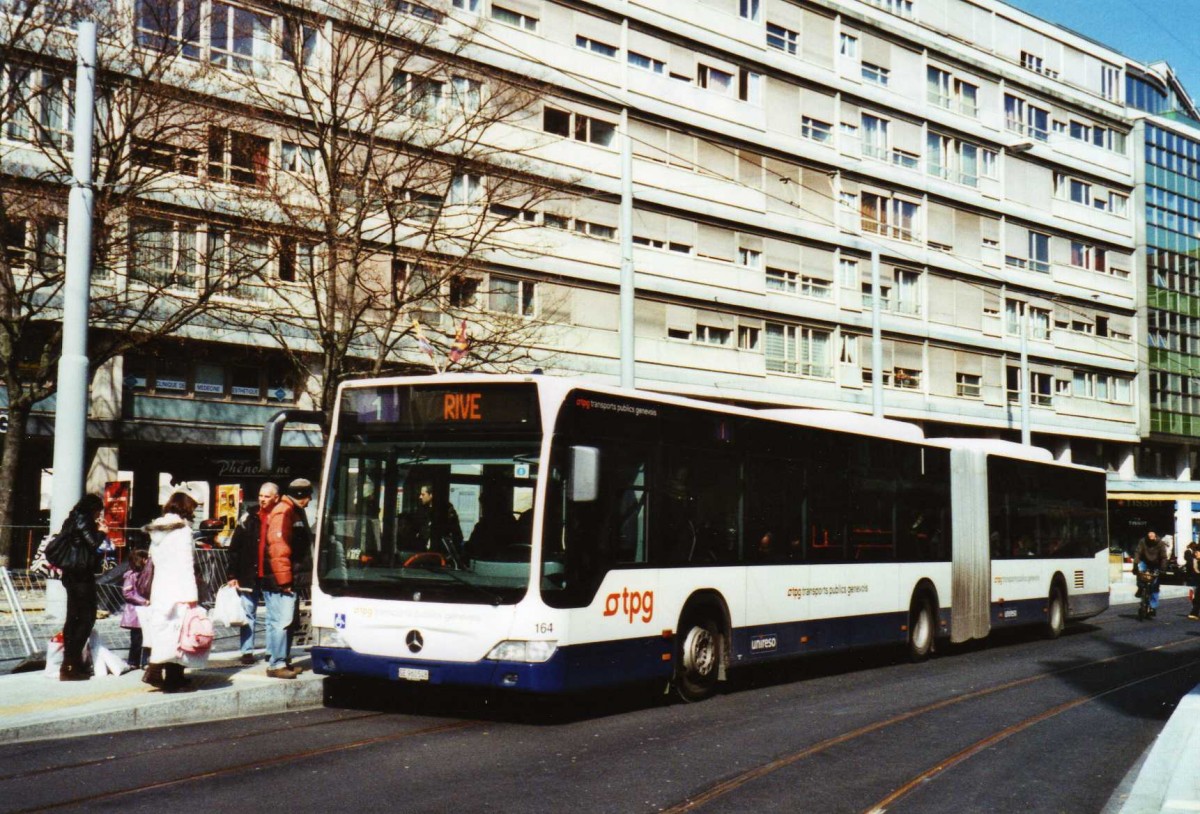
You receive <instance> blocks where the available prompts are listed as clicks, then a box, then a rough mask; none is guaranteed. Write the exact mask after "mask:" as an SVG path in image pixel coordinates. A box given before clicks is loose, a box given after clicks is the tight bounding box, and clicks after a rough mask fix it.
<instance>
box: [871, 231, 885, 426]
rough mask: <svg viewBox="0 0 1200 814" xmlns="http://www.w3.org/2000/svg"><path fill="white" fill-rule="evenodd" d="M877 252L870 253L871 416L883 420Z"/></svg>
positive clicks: (881, 311) (881, 318)
mask: <svg viewBox="0 0 1200 814" xmlns="http://www.w3.org/2000/svg"><path fill="white" fill-rule="evenodd" d="M879 277H880V271H879V250H878V249H876V250H875V251H873V252H871V371H872V376H871V414H872V415H874V416H875V417H876V418H883V298H882V297H881V296H880V294H879Z"/></svg>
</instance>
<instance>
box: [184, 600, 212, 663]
mask: <svg viewBox="0 0 1200 814" xmlns="http://www.w3.org/2000/svg"><path fill="white" fill-rule="evenodd" d="M215 637H216V633H215V631H214V630H213V623H212V620H211V619H209V618H208V613H207V612H205V610H204V608H202V607H200V606H199V605H193V606H191V607H190V608H188V609H187V611H186V612H185V613H184V615H183V626H182V627H181V628H180V629H179V650H180V652H182V653H193V654H197V655H203V654H204V653H207V652H208V651H209V649H210V648H211V647H212V643H213V639H214V638H215Z"/></svg>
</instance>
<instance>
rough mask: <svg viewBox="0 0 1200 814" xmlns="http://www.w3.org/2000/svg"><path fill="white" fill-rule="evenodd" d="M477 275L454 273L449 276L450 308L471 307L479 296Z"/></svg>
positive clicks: (479, 283)
mask: <svg viewBox="0 0 1200 814" xmlns="http://www.w3.org/2000/svg"><path fill="white" fill-rule="evenodd" d="M480 285H481V281H480V279H479V278H478V277H471V276H469V275H467V274H456V275H454V276H453V277H451V278H450V291H449V302H450V307H451V308H471V307H473V306H474V305H475V303H476V301H477V300H478V298H479V286H480Z"/></svg>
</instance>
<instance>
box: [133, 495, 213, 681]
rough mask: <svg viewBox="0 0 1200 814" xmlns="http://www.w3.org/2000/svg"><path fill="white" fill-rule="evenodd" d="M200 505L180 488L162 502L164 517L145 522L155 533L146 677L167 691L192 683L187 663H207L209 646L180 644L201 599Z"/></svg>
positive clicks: (152, 552)
mask: <svg viewBox="0 0 1200 814" xmlns="http://www.w3.org/2000/svg"><path fill="white" fill-rule="evenodd" d="M197 505H198V504H197V503H196V500H195V499H194V498H192V496H191V495H189V494H187V493H185V492H175V493H174V494H172V495H171V497H169V498H168V499H167V502H166V503H165V504H164V505H163V514H162V517H160V518H158V519H157V520H155V521H154V522H152V523H150V524H149V525H148V526H146V527H145V531H146V532H147V533H148V534H149V535H150V562H151V563H153V565H154V580H153V581H152V582H151V585H150V605H149V606H148V607H149V608H150V613H149V619H148V620H147V621H148V622H149V624H147V625H146V626H145V627H146V631H145V636H146V639H147V641H148V642H149V644H150V665H149V666H148V667H147V668H146V673H145V675H143V676H142V680H143V681H145V682H146V683H147V684H152V685H154V686H156V687H161V688H162V690H163V691H164V692H175V691H177V690H181V689H183V688H184V687H186V686H187V684H188V683H189V682H188V680H187V679H186V678H184V675H183V669H184V667H185V666H186V667H193V668H195V667H203V666H205V665H206V664H207V663H208V652H207V651H205V652H203V653H184V652H183V651H182V650H180V648H179V638H180V631H181V629H182V627H183V618H184V616H185V615H186V614H187V611H188V609H189V608H192V607H195V606H196V604H197V603H198V600H199V592H198V590H197V587H196V560H195V552H194V544H193V542H192V528H191V525H190V522H191V520H192V518H193V517H195V514H196V506H197Z"/></svg>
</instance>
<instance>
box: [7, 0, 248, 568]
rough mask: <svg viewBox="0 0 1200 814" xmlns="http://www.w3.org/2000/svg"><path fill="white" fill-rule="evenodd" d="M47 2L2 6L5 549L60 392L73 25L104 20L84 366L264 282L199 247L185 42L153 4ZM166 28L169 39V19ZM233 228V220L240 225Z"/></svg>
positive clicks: (229, 303)
mask: <svg viewBox="0 0 1200 814" xmlns="http://www.w3.org/2000/svg"><path fill="white" fill-rule="evenodd" d="M122 8H126V7H125V6H124V5H123V4H122V5H120V6H109V5H107V3H103V2H100V3H98V4H96V5H88V4H86V3H80V2H78V0H48V1H47V0H39V2H36V3H35V2H26V3H11V4H6V5H4V6H0V235H2V236H3V241H0V242H2V243H3V246H2V247H0V248H2V250H0V379H2V383H3V385H4V388H5V391H6V394H7V400H8V414H9V427H8V432H7V434H6V435H5V436H4V449H3V454H2V455H0V552H7V551H8V550H9V544H10V540H11V518H12V513H13V495H14V492H15V488H14V487H15V483H16V478H17V472H18V466H19V463H20V458H21V453H22V449H23V447H24V443H25V441H26V439H27V433H28V424H29V418H30V415H31V413H32V412H33V410H34V407H35V405H37V404H38V403H39V402H42V401H44V400H45V399H47V398H49V397H50V396H52V395H53V394H54V393H55V392H56V389H57V386H58V382H57V378H56V377H57V363H58V357H59V355H60V350H61V339H62V323H61V319H62V310H61V290H62V285H63V278H64V271H65V263H64V259H65V249H66V247H65V236H66V235H65V232H66V230H65V220H64V219H65V213H66V199H67V195H68V189H69V182H70V178H71V172H70V167H71V155H72V149H73V143H72V135H71V126H72V120H71V103H72V99H73V95H74V94H73V89H72V87H71V86H72V84H73V81H74V64H75V57H74V30H75V26H76V23H77V22H78V20H79V19H92V20H94V21H95V22H96V23H97V27H98V41H99V60H98V61H99V63H100V65H99V69H98V77H97V94H96V95H97V100H98V101H97V115H96V128H95V132H94V152H93V155H94V167H93V179H94V183H95V189H94V220H93V257H92V280H91V304H90V311H89V324H90V326H91V330H90V336H89V356H90V360H91V369H92V372H93V373H94V372H95V370H97V369H98V368H100V367H102V366H103V365H105V364H106V363H107V362H109V361H110V360H112V359H114V358H115V357H117V356H120V355H122V354H124V353H127V352H129V351H130V350H133V349H136V348H139V347H143V346H145V345H148V344H151V343H153V342H154V341H156V340H157V339H160V338H162V337H164V336H169V335H172V334H175V333H177V332H178V331H179V330H180V329H181V328H182V327H183V326H185V325H188V324H190V323H196V322H204V321H210V320H218V319H219V320H228V319H231V318H232V317H231V316H230V312H233V311H236V310H238V309H241V308H244V307H245V306H244V304H243V303H241V302H240V301H239V300H238V299H237V298H236V297H230V296H228V295H229V293H230V292H231V291H234V290H236V289H237V288H238V287H239V286H240V285H241V283H242V282H243V281H244V280H245V279H247V278H249V277H250V276H252V275H254V274H255V273H256V271H255V269H253V268H250V267H248V266H247V264H246V263H241V264H239V263H236V262H231V261H228V259H226V260H224V261H222V260H221V258H218V257H217V256H216V255H214V253H213V252H212V251H208V252H207V253H201V252H200V251H199V250H198V248H197V246H196V245H195V241H194V240H192V239H189V238H188V234H189V229H190V228H191V227H190V226H188V225H185V224H190V223H193V221H188V220H187V219H181V216H180V212H181V211H182V210H181V207H180V202H182V201H190V202H191V203H192V206H194V207H196V208H200V209H205V208H208V209H209V210H211V209H212V206H213V204H212V201H211V200H209V201H208V204H207V207H206V205H205V203H204V201H205V199H206V198H209V199H211V198H212V194H211V193H209V192H207V191H206V190H205V188H204V186H203V185H202V184H201V183H200V182H199V178H198V175H199V169H200V161H201V156H202V155H203V147H204V145H205V142H206V139H207V137H208V132H207V128H206V127H204V126H203V125H202V124H199V123H200V122H203V121H204V120H205V118H206V116H204V115H203V114H202V113H200V112H199V109H198V107H197V106H198V105H199V104H202V103H203V100H202V99H200V98H198V97H196V96H195V95H193V94H192V93H191V91H190V90H189V89H190V88H194V87H196V86H197V84H198V83H202V82H204V81H206V79H205V78H206V75H207V74H208V73H210V70H209V68H208V67H207V66H205V65H202V64H200V63H198V62H194V61H188V60H186V59H180V58H179V57H180V55H181V53H182V52H183V51H184V50H185V49H186V47H187V40H188V37H189V36H190V33H189V31H188V30H187V23H186V21H176V27H175V29H174V31H175V34H176V36H173V37H165V36H162V35H161V33H156V28H155V26H156V21H154V20H152V19H148V18H147V16H146V13H145V9H142V10H141V12H142V13H141V15H140V16H138V17H137V18H136V19H131V18H130V16H129V14H128V12H127V11H126V12H121V11H120V9H122ZM158 22H159V23H161V25H159V28H161V29H166V28H167V25H166V23H162V21H158ZM231 220H232V219H231Z"/></svg>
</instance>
